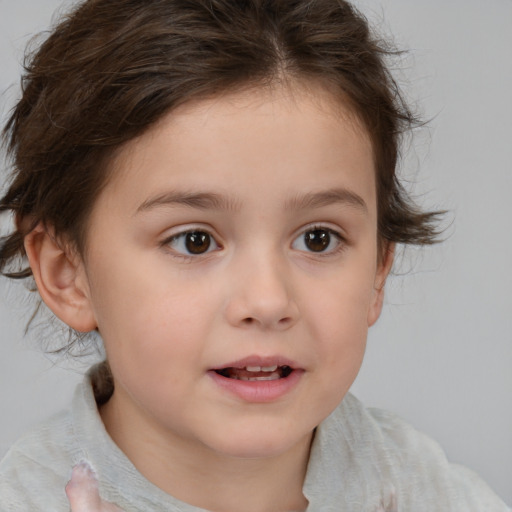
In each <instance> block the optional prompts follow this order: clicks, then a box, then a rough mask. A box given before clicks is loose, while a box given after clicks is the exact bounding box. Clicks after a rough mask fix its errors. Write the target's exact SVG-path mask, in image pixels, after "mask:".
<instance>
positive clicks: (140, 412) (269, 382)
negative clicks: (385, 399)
mask: <svg viewBox="0 0 512 512" xmlns="http://www.w3.org/2000/svg"><path fill="white" fill-rule="evenodd" d="M385 53H386V52H385V51H384V49H383V48H382V47H381V46H379V44H378V42H376V41H375V40H374V39H373V38H372V37H371V36H370V35H369V32H368V28H367V26H366V22H365V20H364V19H363V18H362V17H361V16H360V15H358V14H357V12H356V11H355V10H354V9H353V8H352V7H351V6H350V5H349V4H347V3H345V2H342V1H339V0H318V1H315V2H312V1H311V0H303V1H290V0H286V1H284V0H282V1H280V0H273V1H265V0H260V1H258V0H252V1H247V0H246V1H242V0H240V1H229V2H228V1H223V0H208V1H202V0H194V1H185V0H145V1H144V2H142V1H134V0H89V1H87V2H84V3H82V4H80V5H79V6H78V7H77V8H76V10H75V11H74V12H73V13H72V14H71V15H70V16H69V17H68V18H66V19H65V20H64V21H63V22H62V23H61V24H60V25H59V26H58V27H57V28H56V29H55V30H54V32H53V34H52V35H51V36H50V38H49V39H48V40H47V42H46V43H44V44H43V45H42V47H41V49H40V50H39V52H38V53H37V54H36V55H35V56H34V58H33V60H32V62H31V64H30V65H29V68H28V70H27V74H26V77H25V81H24V92H23V97H22V99H21V100H20V102H19V103H18V105H17V107H16V109H15V110H14V112H13V114H12V117H11V118H10V120H9V122H8V125H7V131H6V134H7V137H8V142H9V146H8V150H9V152H10V154H11V156H12V158H13V162H14V168H15V173H14V177H13V180H12V182H11V184H10V187H9V189H8V190H7V192H6V194H5V196H4V197H3V199H2V201H1V203H0V208H1V209H3V210H10V211H12V212H13V213H14V214H15V216H16V230H15V231H14V232H13V233H12V234H10V236H8V237H7V238H5V240H4V242H3V244H2V248H1V252H0V265H1V267H2V269H3V271H4V273H5V274H6V275H9V276H11V277H14V278H16V277H17V278H24V277H29V276H33V278H34V280H35V282H36V284H37V289H38V291H39V294H40V295H41V298H42V300H44V302H45V303H46V304H47V306H48V307H49V308H50V309H51V310H52V311H53V313H54V314H55V315H56V316H57V317H58V318H60V319H61V320H62V321H64V322H65V323H66V324H67V325H69V326H70V328H71V329H73V330H74V331H75V332H76V333H86V332H94V331H97V332H99V333H100V335H101V337H102V339H103V341H104V344H105V350H106V354H107V360H106V361H105V362H104V363H103V364H101V365H99V366H96V367H94V368H92V369H91V370H90V372H89V374H88V376H87V378H86V380H85V382H84V383H83V384H82V385H81V386H80V387H79V388H78V389H77V391H76V394H75V398H74V401H73V404H72V406H71V409H70V410H68V411H66V412H64V413H62V414H60V415H58V416H56V417H54V418H52V419H50V420H49V421H48V422H47V423H46V424H45V425H43V426H42V427H40V428H39V429H38V430H36V431H34V432H32V433H31V434H29V435H27V436H25V437H24V438H23V439H22V440H21V441H20V442H19V443H17V444H16V445H15V446H14V447H13V448H12V449H11V451H10V452H9V453H8V455H7V456H6V458H5V459H4V461H3V462H2V464H1V466H0V498H1V502H0V503H1V505H0V506H1V507H3V508H2V509H1V510H44V511H47V510H57V511H59V510H69V507H70V506H71V508H72V510H73V511H74V512H86V511H89V512H92V511H97V510H119V508H120V509H122V510H124V511H125V512H130V511H137V510H144V511H145V510H152V511H153V510H154V511H157V510H162V511H163V510H181V511H192V510H212V511H239V510H244V511H249V512H251V511H255V512H256V511H291V510H294V511H298V510H306V509H307V510H309V511H328V510H332V511H340V510H347V511H353V510H362V511H371V512H373V511H378V510H387V511H393V510H399V511H412V510H414V511H420V512H421V511H427V510H428V511H431V510H443V511H444V510H447V511H448V510H450V511H451V510H454V511H459V510H460V511H463V510H464V511H466V510H490V511H505V510H507V508H506V506H505V505H504V504H503V503H501V502H500V500H499V499H498V498H497V497H495V496H494V495H493V494H492V492H491V491H490V490H489V489H488V488H487V486H486V485H485V484H484V483H482V482H481V481H480V480H479V479H478V478H477V477H476V476H474V475H473V474H472V473H470V472H469V471H467V470H465V469H462V468H459V467H455V466H451V465H449V464H448V463H447V461H446V459H445V458H444V455H443V454H442V452H441V451H440V449H439V448H438V447H437V445H435V444H434V443H433V442H431V441H430V440H428V439H426V438H425V437H423V436H422V435H421V434H419V433H417V432H416V431H414V430H413V429H412V428H411V427H408V426H407V425H405V424H404V423H402V422H401V421H400V420H398V419H397V418H395V417H394V416H392V415H390V414H388V413H384V412H376V411H368V410H366V409H364V407H363V406H362V405H361V404H360V403H359V402H358V401H357V400H356V399H355V398H354V397H353V396H351V395H350V394H348V389H349V387H350V385H351V384H352V382H353V380H354V379H355V377H356V375H357V372H358V370H359V368H360V365H361V361H362V357H363V353H364V348H365V342H366V335H367V329H368V327H369V326H371V325H373V324H374V323H375V322H376V320H377V319H378V317H379V314H380V310H381V307H382V300H383V293H384V285H385V281H386V277H387V275H388V273H389V271H390V268H391V265H392V262H393V254H394V247H395V244H397V243H405V244H408V243H409V244H426V243H431V242H432V241H434V239H435V236H436V228H435V221H436V217H437V213H436V212H431V213H429V212H425V213H422V212H420V211H419V210H418V209H417V208H415V207H414V205H412V203H411V202H410V201H409V199H408V198H407V196H406V194H405V193H404V191H403V189H402V187H401V186H400V184H399V183H398V181H397V178H396V175H395V167H396V159H397V154H398V144H399V141H400V134H401V133H402V132H403V131H405V130H406V129H407V128H409V127H410V126H411V125H412V124H414V122H415V120H414V118H413V116H412V115H411V113H410V112H409V111H408V109H407V107H406V105H405V104H404V102H403V101H402V99H401V96H400V94H399V91H398V89H397V87H396V85H395V83H394V82H393V80H392V78H391V77H390V75H389V73H388V71H387V70H386V68H385V67H384V65H383V56H384V55H385ZM25 258H26V260H27V261H28V265H29V267H25V266H24V262H25ZM18 262H21V264H22V266H21V267H19V268H16V265H17V264H18ZM77 335H78V334H77ZM73 468H74V469H73ZM72 470H73V471H72ZM71 477H72V478H71ZM70 478H71V482H70V483H69V484H68V481H69V480H70Z"/></svg>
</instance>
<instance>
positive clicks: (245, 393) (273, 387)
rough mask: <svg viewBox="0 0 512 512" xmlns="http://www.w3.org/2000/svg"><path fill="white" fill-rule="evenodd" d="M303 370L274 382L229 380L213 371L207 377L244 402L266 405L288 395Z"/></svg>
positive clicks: (295, 371)
mask: <svg viewBox="0 0 512 512" xmlns="http://www.w3.org/2000/svg"><path fill="white" fill-rule="evenodd" d="M303 374H304V371H303V370H294V371H293V372H292V373H290V375H288V377H285V378H282V379H276V380H253V381H249V380H238V379H229V378H227V377H223V376H222V375H219V374H218V373H217V372H215V371H209V372H208V375H210V377H211V378H212V379H213V380H214V382H215V383H216V384H217V385H219V386H220V387H221V388H223V389H224V390H226V391H228V392H229V393H231V394H232V395H235V396H237V397H238V398H241V399H242V400H244V401H246V402H253V403H267V402H273V401H275V400H278V399H279V398H281V397H283V396H285V395H286V394H288V393H290V392H291V391H292V390H293V388H294V387H295V386H297V384H298V383H299V381H300V379H301V377H302V375H303Z"/></svg>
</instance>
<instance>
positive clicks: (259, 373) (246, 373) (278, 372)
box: [215, 365, 293, 381]
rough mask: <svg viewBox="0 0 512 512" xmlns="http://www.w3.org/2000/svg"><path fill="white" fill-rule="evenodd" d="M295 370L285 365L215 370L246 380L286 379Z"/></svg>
mask: <svg viewBox="0 0 512 512" xmlns="http://www.w3.org/2000/svg"><path fill="white" fill-rule="evenodd" d="M292 372H293V368H291V367H290V366H287V365H283V366H277V365H274V366H244V367H243V368H234V367H228V368H222V369H219V370H215V373H217V374H218V375H221V376H222V377H225V378H227V379H235V380H245V381H265V380H277V379H285V378H286V377H288V376H289V375H290V374H291V373H292Z"/></svg>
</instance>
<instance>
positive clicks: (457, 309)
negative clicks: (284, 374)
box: [0, 0, 512, 504]
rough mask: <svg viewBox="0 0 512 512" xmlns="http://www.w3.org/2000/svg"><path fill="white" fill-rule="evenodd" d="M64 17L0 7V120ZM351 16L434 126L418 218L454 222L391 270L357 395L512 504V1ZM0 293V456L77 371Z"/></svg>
mask: <svg viewBox="0 0 512 512" xmlns="http://www.w3.org/2000/svg"><path fill="white" fill-rule="evenodd" d="M70 3H71V2H70V1H65V2H64V3H63V2H62V0H0V91H1V94H2V96H1V97H0V115H1V116H2V119H3V120H5V116H6V114H7V113H8V111H9V109H10V108H11V107H12V104H13V102H14V100H15V98H16V97H17V95H18V80H19V74H20V71H21V65H20V63H21V62H22V58H23V51H24V47H25V44H26V43H27V41H28V40H29V38H30V37H31V36H32V35H34V34H35V33H37V32H39V31H41V30H44V29H46V28H47V27H48V26H49V23H50V21H51V19H52V13H53V12H54V11H55V9H56V8H58V7H59V6H62V5H64V6H69V5H70ZM356 5H357V6H358V7H359V8H360V10H361V11H362V12H364V13H365V14H366V15H367V16H368V18H369V19H370V20H372V21H373V22H374V23H376V25H377V26H378V27H379V30H380V31H381V32H384V33H385V34H388V35H389V34H393V36H394V41H395V43H396V44H397V45H398V46H399V47H402V48H405V49H408V50H410V52H409V53H408V54H407V55H404V56H403V59H402V69H401V70H397V71H396V72H397V75H396V76H397V80H398V81H399V82H400V83H401V84H402V85H403V87H404V89H405V92H406V95H407V97H408V98H409V99H410V100H411V101H412V102H413V104H415V105H417V106H418V109H419V111H420V112H421V113H422V114H423V116H424V117H426V118H429V119H431V121H430V123H429V125H428V128H425V129H422V130H419V131H418V133H417V134H416V138H415V139H414V141H413V143H412V144H410V147H409V148H408V152H407V154H406V157H405V159H404V162H403V164H402V172H403V175H404V178H405V179H406V181H407V183H411V186H413V185H414V186H413V188H412V190H414V191H415V193H416V195H417V199H418V201H419V202H420V203H421V204H422V205H425V206H427V207H432V208H443V209H448V210H450V214H449V216H448V217H447V219H446V222H445V225H446V226H447V231H446V238H447V239H446V241H445V242H444V243H443V244H441V245H438V246H435V247H433V248H429V249H421V250H416V249H412V250H407V251H406V252H405V253H404V254H403V255H400V257H399V261H398V265H397V267H396V270H395V274H396V275H394V276H393V277H392V278H391V279H390V281H389V283H388V289H387V299H386V305H385V309H384V312H383V315H382V317H381V319H380V321H379V322H378V324H377V325H376V326H375V327H374V328H373V329H372V330H371V333H370V338H369V343H368V350H367V356H366V360H365V362H364V364H363V367H362V370H361V373H360V375H359V377H358V379H357V381H356V383H355V384H354V386H353V391H354V392H355V394H356V395H357V396H358V397H359V398H361V399H362V400H363V401H364V402H366V404H367V405H371V406H377V407H383V408H387V409H391V410H393V411H395V412H397V413H398V414H400V415H401V416H402V417H404V418H405V419H407V420H408V421H409V422H410V423H412V424H413V425H414V426H416V427H417V428H418V429H420V430H422V431H425V432H426V433H428V434H429V435H430V436H432V437H434V438H435V439H436V440H437V441H439V442H440V443H441V445H442V446H443V447H444V449H445V450H446V452H447V454H448V457H449V458H450V459H451V460H452V461H454V462H457V463H462V464H465V465H467V466H469V467H471V468H473V469H474V470H475V471H477V472H478V473H479V474H480V475H481V476H482V477H483V478H484V479H485V480H486V481H487V482H488V483H489V484H490V485H491V486H492V487H493V488H494V489H495V490H496V491H497V492H498V494H500V495H501V496H502V497H503V498H504V499H505V500H506V501H507V502H508V503H509V504H510V503H512V371H511V367H512V298H511V289H512V277H511V265H512V236H511V232H512V200H511V197H512V141H511V139H512V127H511V124H510V123H511V120H512V99H511V97H512V94H511V92H512V58H511V52H512V1H511V0H486V1H485V2H482V1H481V0H430V1H428V2H427V1H420V0H363V1H360V2H356ZM3 224H4V226H5V224H6V220H5V219H4V221H3ZM0 288H1V291H0V325H1V329H0V389H1V391H0V455H2V454H3V453H4V452H5V451H6V450H7V448H8V446H9V445H10V444H11V443H12V442H13V441H14V440H15V439H16V438H17V437H18V436H19V435H20V434H21V432H22V431H23V430H25V429H26V428H28V427H29V426H30V425H32V424H34V423H36V422H37V421H38V420H40V419H42V418H43V417H46V416H47V415H49V414H50V413H52V412H54V411H56V410H58V409H60V408H61V407H63V406H64V405H65V404H66V403H67V402H68V401H69V400H70V397H71V394H72V391H73V388H74V386H75V383H76V382H78V381H79V380H80V379H81V371H82V370H83V367H84V366H85V365H84V364H82V365H81V364H76V363H71V362H69V361H68V360H66V359H57V360H55V358H53V359H48V358H47V357H45V356H44V355H43V354H42V352H41V350H39V349H38V348H37V345H38V340H34V339H33V337H32V338H31V337H30V336H25V335H24V325H25V322H26V311H25V310H26V309H27V305H24V302H23V300H22V295H23V294H22V292H23V291H24V290H23V289H22V288H21V287H12V286H11V285H10V284H8V282H7V280H6V279H0ZM24 312H25V317H23V313H24Z"/></svg>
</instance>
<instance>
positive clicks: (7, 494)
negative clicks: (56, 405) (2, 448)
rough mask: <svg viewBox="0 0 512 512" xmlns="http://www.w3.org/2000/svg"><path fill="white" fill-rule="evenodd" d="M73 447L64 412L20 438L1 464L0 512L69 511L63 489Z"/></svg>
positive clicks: (68, 423) (68, 417) (68, 414)
mask: <svg viewBox="0 0 512 512" xmlns="http://www.w3.org/2000/svg"><path fill="white" fill-rule="evenodd" d="M76 451H77V450H76V446H75V445H74V436H73V428H72V421H71V414H70V412H69V411H63V412H61V413H59V414H57V415H55V416H53V417H52V418H50V419H49V420H47V421H45V422H44V423H42V424H40V425H39V426H38V427H36V428H34V429H32V430H31V431H29V432H28V433H27V434H25V435H24V436H23V437H22V438H20V439H19V440H18V441H17V442H16V443H15V444H14V445H13V446H12V447H11V448H10V450H9V451H8V452H7V454H6V455H5V457H4V458H3V459H2V461H1V462H0V512H7V511H9V512H10V511H17V510H31V511H39V510H41V511H42V510H43V509H42V508H40V506H41V504H42V503H44V507H45V508H44V510H45V511H47V510H55V511H60V510H63V511H64V510H68V509H69V506H68V504H67V500H66V496H65V492H64V488H65V485H66V483H67V481H68V480H69V477H70V471H69V468H70V467H72V463H71V462H72V458H73V454H74V453H75V452H76Z"/></svg>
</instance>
